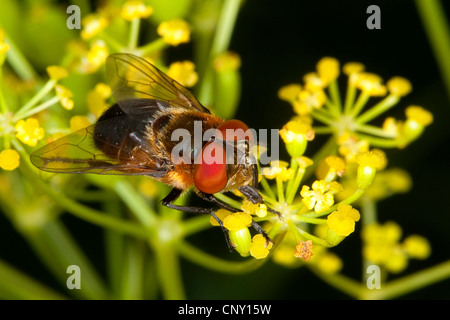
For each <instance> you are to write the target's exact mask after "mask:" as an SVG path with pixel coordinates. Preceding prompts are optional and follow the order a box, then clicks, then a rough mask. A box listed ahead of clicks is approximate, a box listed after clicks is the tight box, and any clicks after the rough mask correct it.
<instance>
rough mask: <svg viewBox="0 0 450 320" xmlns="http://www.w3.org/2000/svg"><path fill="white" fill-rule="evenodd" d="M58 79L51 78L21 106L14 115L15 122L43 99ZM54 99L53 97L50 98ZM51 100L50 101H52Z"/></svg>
mask: <svg viewBox="0 0 450 320" xmlns="http://www.w3.org/2000/svg"><path fill="white" fill-rule="evenodd" d="M56 83H57V81H56V80H54V79H50V80H48V81H47V83H46V84H45V85H44V86H43V87H42V88H41V90H39V91H38V92H37V93H36V94H35V95H34V97H32V98H31V99H30V100H29V101H28V102H27V103H26V104H25V105H24V106H23V107H22V108H20V109H19V110H18V111H17V112H16V113H15V115H14V116H13V119H12V120H13V122H15V121H17V120H19V119H22V118H24V116H23V115H24V114H27V113H28V111H30V110H31V109H32V108H33V107H34V106H35V105H36V104H37V103H38V102H39V101H41V100H42V99H43V98H44V97H45V96H46V95H47V94H48V93H49V92H50V91H51V90H52V89H53V88H54V87H55V85H56ZM50 100H52V99H50ZM50 100H49V101H50Z"/></svg>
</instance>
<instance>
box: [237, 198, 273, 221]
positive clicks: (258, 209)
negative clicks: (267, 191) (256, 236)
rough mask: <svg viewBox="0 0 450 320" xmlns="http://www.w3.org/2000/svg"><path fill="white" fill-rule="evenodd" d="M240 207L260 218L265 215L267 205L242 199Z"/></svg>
mask: <svg viewBox="0 0 450 320" xmlns="http://www.w3.org/2000/svg"><path fill="white" fill-rule="evenodd" d="M241 209H242V211H244V212H246V213H248V214H254V215H256V216H258V217H260V218H263V217H265V216H266V215H267V206H266V205H265V204H264V203H253V202H251V201H249V200H244V202H243V204H242V206H241Z"/></svg>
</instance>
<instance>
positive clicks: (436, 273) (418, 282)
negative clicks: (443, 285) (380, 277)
mask: <svg viewBox="0 0 450 320" xmlns="http://www.w3.org/2000/svg"><path fill="white" fill-rule="evenodd" d="M448 278H450V260H447V261H445V262H442V263H440V264H438V265H435V266H433V267H430V268H427V269H425V270H421V271H418V272H416V273H413V274H411V275H409V276H405V277H402V278H400V279H398V280H393V281H391V282H389V283H388V284H386V285H385V286H384V287H383V288H381V290H367V291H366V292H364V293H365V295H364V296H363V297H364V298H368V299H391V298H395V297H398V296H401V295H403V294H406V293H410V292H411V291H413V290H418V289H420V288H423V287H425V286H429V285H431V284H433V283H436V282H439V281H442V280H444V279H448Z"/></svg>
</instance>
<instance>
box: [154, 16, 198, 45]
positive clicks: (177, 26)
mask: <svg viewBox="0 0 450 320" xmlns="http://www.w3.org/2000/svg"><path fill="white" fill-rule="evenodd" d="M157 32H158V34H159V35H160V36H161V37H163V39H164V41H165V42H167V43H168V44H170V45H172V46H177V45H179V44H180V43H185V42H189V40H190V33H191V28H190V27H189V24H188V23H187V22H186V21H184V20H181V19H174V20H170V21H165V22H162V23H161V24H160V25H159V26H158V29H157Z"/></svg>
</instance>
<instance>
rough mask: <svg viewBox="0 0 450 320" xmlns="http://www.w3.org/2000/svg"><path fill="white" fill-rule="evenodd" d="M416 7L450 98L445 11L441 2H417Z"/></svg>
mask: <svg viewBox="0 0 450 320" xmlns="http://www.w3.org/2000/svg"><path fill="white" fill-rule="evenodd" d="M416 6H417V11H418V12H419V16H420V17H421V19H422V23H423V25H424V27H425V31H426V33H427V35H428V39H429V40H430V43H431V47H432V48H433V51H434V55H435V57H436V60H437V62H438V64H439V67H440V68H439V69H440V70H441V73H442V78H443V79H444V83H445V85H446V86H447V94H448V95H449V97H450V59H449V57H450V31H449V26H448V23H447V19H446V17H445V10H444V8H443V7H442V5H441V3H440V1H439V0H416Z"/></svg>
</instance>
